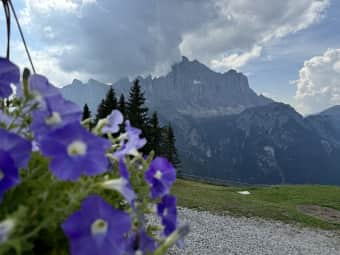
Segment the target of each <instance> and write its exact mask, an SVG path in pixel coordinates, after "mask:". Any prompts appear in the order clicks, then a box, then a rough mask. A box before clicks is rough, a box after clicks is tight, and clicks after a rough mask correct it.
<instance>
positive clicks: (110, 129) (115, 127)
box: [102, 110, 124, 134]
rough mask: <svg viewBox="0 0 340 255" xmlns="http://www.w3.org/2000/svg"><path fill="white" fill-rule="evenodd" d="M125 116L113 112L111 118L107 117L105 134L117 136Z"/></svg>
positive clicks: (103, 130)
mask: <svg viewBox="0 0 340 255" xmlns="http://www.w3.org/2000/svg"><path fill="white" fill-rule="evenodd" d="M123 120H124V118H123V114H122V113H121V112H120V111H118V110H113V111H112V112H111V114H110V115H109V116H107V123H106V125H105V126H104V127H103V128H102V133H103V134H109V133H110V134H115V133H117V132H118V131H119V125H120V124H122V123H123Z"/></svg>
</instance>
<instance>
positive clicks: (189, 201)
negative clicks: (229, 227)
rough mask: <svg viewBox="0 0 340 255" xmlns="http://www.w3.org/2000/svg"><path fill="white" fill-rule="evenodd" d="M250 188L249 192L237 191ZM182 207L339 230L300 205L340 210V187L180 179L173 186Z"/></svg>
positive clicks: (333, 224)
mask: <svg viewBox="0 0 340 255" xmlns="http://www.w3.org/2000/svg"><path fill="white" fill-rule="evenodd" d="M242 190H248V191H249V192H250V193H251V194H250V195H240V194H238V193H237V191H242ZM173 193H174V194H175V195H176V196H177V199H178V204H179V206H182V207H187V208H193V209H197V210H205V211H210V212H212V213H216V214H230V215H234V216H247V217H253V216H256V217H261V218H265V219H272V220H280V221H283V222H287V223H297V224H298V225H301V226H308V227H317V228H322V229H337V230H340V223H328V222H326V221H324V220H322V219H319V218H315V217H311V216H308V215H305V214H303V213H301V212H299V211H298V210H297V206H299V205H318V206H322V207H329V208H333V209H337V210H340V187H335V186H319V185H311V186H308V185H304V186H270V187H243V188H242V187H225V186H215V185H211V184H204V183H199V182H193V181H188V180H181V179H178V180H177V181H176V183H175V185H174V187H173Z"/></svg>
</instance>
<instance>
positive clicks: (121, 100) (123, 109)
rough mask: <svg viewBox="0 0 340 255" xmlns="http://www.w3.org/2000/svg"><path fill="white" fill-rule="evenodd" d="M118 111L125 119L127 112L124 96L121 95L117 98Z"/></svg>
mask: <svg viewBox="0 0 340 255" xmlns="http://www.w3.org/2000/svg"><path fill="white" fill-rule="evenodd" d="M118 110H119V111H120V112H121V113H122V114H123V116H124V117H126V114H127V112H126V103H125V97H124V94H121V95H120V97H119V102H118Z"/></svg>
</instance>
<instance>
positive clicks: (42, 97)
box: [0, 58, 188, 255]
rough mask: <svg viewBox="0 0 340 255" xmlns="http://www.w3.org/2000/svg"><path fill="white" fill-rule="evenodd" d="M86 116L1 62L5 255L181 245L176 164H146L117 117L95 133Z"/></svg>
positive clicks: (1, 242)
mask: <svg viewBox="0 0 340 255" xmlns="http://www.w3.org/2000/svg"><path fill="white" fill-rule="evenodd" d="M14 87H15V90H16V92H15V93H14V94H15V95H14V96H13V93H12V92H13V88H14ZM81 116H82V112H81V109H80V108H79V107H78V106H77V105H75V104H74V103H72V102H70V101H67V100H65V99H64V98H63V97H62V96H61V94H60V92H59V90H58V89H57V88H56V87H54V86H52V85H51V84H50V83H49V82H48V80H47V79H46V78H45V77H43V76H40V75H36V74H34V75H30V74H29V71H28V70H27V69H25V71H24V73H23V77H22V80H21V81H20V72H19V68H18V67H17V66H16V65H14V64H13V63H11V62H10V61H8V60H7V59H5V58H0V198H1V204H0V221H1V222H0V254H69V253H70V254H79V255H81V254H91V255H93V254H99V255H100V254H114V255H120V254H127V255H130V254H139V255H142V254H156V255H159V254H165V253H166V252H167V250H168V249H169V248H170V247H171V246H172V245H173V244H175V243H177V244H178V245H180V244H181V243H182V241H183V237H184V236H185V235H186V233H187V232H188V227H187V226H179V223H178V220H177V209H176V197H174V196H173V195H171V194H170V189H171V186H172V184H173V183H174V181H175V179H176V171H175V169H174V167H173V166H172V164H171V163H170V162H169V161H168V160H167V159H165V158H163V157H156V158H154V156H153V153H152V152H151V153H150V155H147V156H145V155H142V154H141V153H140V152H139V151H138V150H139V149H141V148H142V147H143V146H144V145H145V144H146V142H147V141H146V140H145V139H144V138H142V137H141V135H142V134H141V131H140V130H139V129H137V128H134V127H133V126H132V125H131V123H130V122H129V121H128V120H125V122H124V120H123V116H122V114H121V113H120V112H119V111H117V110H114V111H113V112H112V113H111V114H110V115H109V116H107V117H106V118H104V119H101V120H99V121H98V123H97V125H96V126H95V127H94V128H92V129H91V128H90V126H91V125H90V119H87V120H84V121H82V122H81ZM120 130H124V131H123V132H119V131H120ZM104 137H106V138H104ZM152 214H155V215H156V219H158V222H159V223H158V224H155V225H153V224H150V221H148V219H149V217H150V215H152ZM151 217H152V216H151Z"/></svg>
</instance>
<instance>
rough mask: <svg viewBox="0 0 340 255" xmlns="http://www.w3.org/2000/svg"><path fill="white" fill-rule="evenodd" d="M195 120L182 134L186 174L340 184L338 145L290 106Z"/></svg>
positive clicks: (247, 180)
mask: <svg viewBox="0 0 340 255" xmlns="http://www.w3.org/2000/svg"><path fill="white" fill-rule="evenodd" d="M191 121H192V125H191V130H189V131H188V133H187V134H186V135H185V136H184V137H181V139H184V140H183V143H182V146H181V150H182V155H183V159H184V160H183V163H184V168H183V169H184V171H186V173H187V174H192V175H199V176H209V177H212V178H218V179H225V180H229V181H230V180H233V181H235V182H243V183H266V184H281V183H323V184H340V171H339V170H340V167H339V166H340V160H339V157H338V156H336V155H340V154H339V153H340V148H339V146H336V145H334V144H333V143H331V142H330V141H329V143H328V144H325V143H324V138H323V137H322V136H321V135H320V134H319V133H318V131H317V130H315V129H314V127H313V126H312V125H310V122H309V120H307V119H304V118H303V117H302V116H301V115H300V114H298V113H297V112H295V110H294V109H293V108H291V107H290V106H288V105H284V104H279V103H272V104H268V105H266V106H260V107H255V108H251V109H247V110H245V111H244V112H242V113H240V114H237V115H233V116H225V117H218V118H210V119H197V118H196V119H192V120H191ZM182 132H183V131H179V133H182ZM193 141H194V142H193ZM329 146H331V147H332V152H331V153H330V152H329ZM192 162H195V165H193V164H192ZM198 169H199V170H198Z"/></svg>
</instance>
